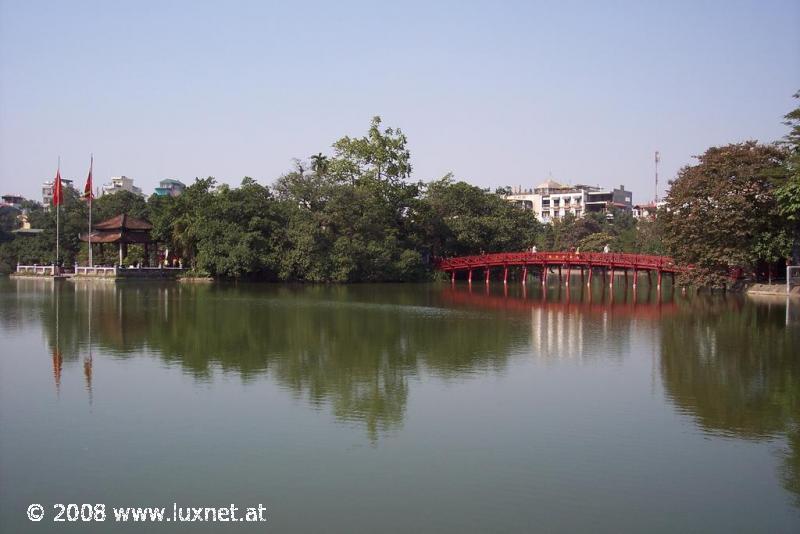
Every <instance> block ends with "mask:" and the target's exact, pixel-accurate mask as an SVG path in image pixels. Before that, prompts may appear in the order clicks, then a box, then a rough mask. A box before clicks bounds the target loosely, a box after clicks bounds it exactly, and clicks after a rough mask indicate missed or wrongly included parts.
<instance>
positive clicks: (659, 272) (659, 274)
mask: <svg viewBox="0 0 800 534" xmlns="http://www.w3.org/2000/svg"><path fill="white" fill-rule="evenodd" d="M658 289H659V290H660V289H661V269H659V270H658Z"/></svg>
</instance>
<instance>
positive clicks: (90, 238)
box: [86, 154, 94, 267]
mask: <svg viewBox="0 0 800 534" xmlns="http://www.w3.org/2000/svg"><path fill="white" fill-rule="evenodd" d="M93 167H94V154H92V155H91V160H90V163H89V196H88V197H86V198H87V200H88V201H89V267H94V264H93V263H92V204H94V202H93V200H94V199H93V198H92V196H93V195H92V169H93Z"/></svg>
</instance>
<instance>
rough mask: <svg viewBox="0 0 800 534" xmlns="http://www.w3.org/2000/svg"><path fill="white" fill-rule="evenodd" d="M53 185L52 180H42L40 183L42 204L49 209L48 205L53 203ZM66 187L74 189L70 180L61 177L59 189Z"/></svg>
mask: <svg viewBox="0 0 800 534" xmlns="http://www.w3.org/2000/svg"><path fill="white" fill-rule="evenodd" d="M54 185H55V181H54V180H50V181H47V182H44V183H43V184H42V206H44V209H50V206H52V205H53V186H54ZM66 188H71V189H75V186H74V185H73V181H72V180H67V179H66V178H62V179H61V190H62V191H63V190H64V189H66Z"/></svg>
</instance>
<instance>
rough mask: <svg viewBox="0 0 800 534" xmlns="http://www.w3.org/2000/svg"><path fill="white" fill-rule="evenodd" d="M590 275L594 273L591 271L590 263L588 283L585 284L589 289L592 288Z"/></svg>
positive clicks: (590, 265)
mask: <svg viewBox="0 0 800 534" xmlns="http://www.w3.org/2000/svg"><path fill="white" fill-rule="evenodd" d="M592 273H594V270H593V269H592V264H591V263H590V264H589V281H588V282H586V285H587V286H589V287H592ZM590 294H591V293H590Z"/></svg>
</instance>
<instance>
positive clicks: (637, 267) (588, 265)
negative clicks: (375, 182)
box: [437, 252, 684, 288]
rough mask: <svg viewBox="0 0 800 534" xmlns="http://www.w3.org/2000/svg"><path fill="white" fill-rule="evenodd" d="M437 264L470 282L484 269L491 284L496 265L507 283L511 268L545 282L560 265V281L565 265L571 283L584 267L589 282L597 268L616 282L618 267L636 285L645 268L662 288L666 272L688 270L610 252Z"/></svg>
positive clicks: (659, 259)
mask: <svg viewBox="0 0 800 534" xmlns="http://www.w3.org/2000/svg"><path fill="white" fill-rule="evenodd" d="M437 268H438V269H439V270H440V271H444V272H446V273H450V279H451V280H452V281H455V279H456V273H457V272H465V273H466V274H467V280H468V281H469V282H470V283H471V282H472V273H473V271H475V270H476V269H477V270H482V271H483V273H484V277H485V279H486V283H487V284H488V283H489V279H490V274H491V271H492V269H502V270H503V283H507V282H508V270H509V268H521V269H522V276H521V279H522V283H523V284H524V283H525V282H526V281H527V279H528V273H529V272H531V271H533V272H537V271H538V273H539V276H540V278H541V281H542V283H543V284H544V283H547V274H548V271H550V270H551V269H557V272H558V280H559V282H560V281H561V279H562V269H566V271H567V276H566V281H567V284H569V280H570V274H571V273H572V271H573V270H574V269H579V270H580V276H581V281H583V280H584V279H585V278H586V277H588V283H591V282H592V274H593V273H594V272H595V271H597V270H599V271H600V272H601V274H602V275H603V277H604V278H605V277H606V276H609V278H610V282H609V283H611V284H613V283H614V273H615V271H622V273H623V274H624V276H625V281H626V282H627V280H628V273H629V272H631V273H632V274H633V285H634V286H635V285H636V281H637V278H638V274H639V272H640V271H644V272H646V273H647V279H648V281H651V276H652V274H653V273H656V274H657V276H658V287H659V288H660V287H661V277H662V275H663V274H664V273H668V274H670V275H671V276H673V279H674V275H675V273H680V272H682V271H683V270H684V268H683V267H681V266H679V265H677V264H676V263H675V261H674V260H673V259H672V258H668V257H666V256H650V255H647V254H622V253H606V252H577V253H576V252H501V253H497V254H481V255H479V256H458V257H455V258H444V259H442V260H440V261H439V263H438V265H437Z"/></svg>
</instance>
